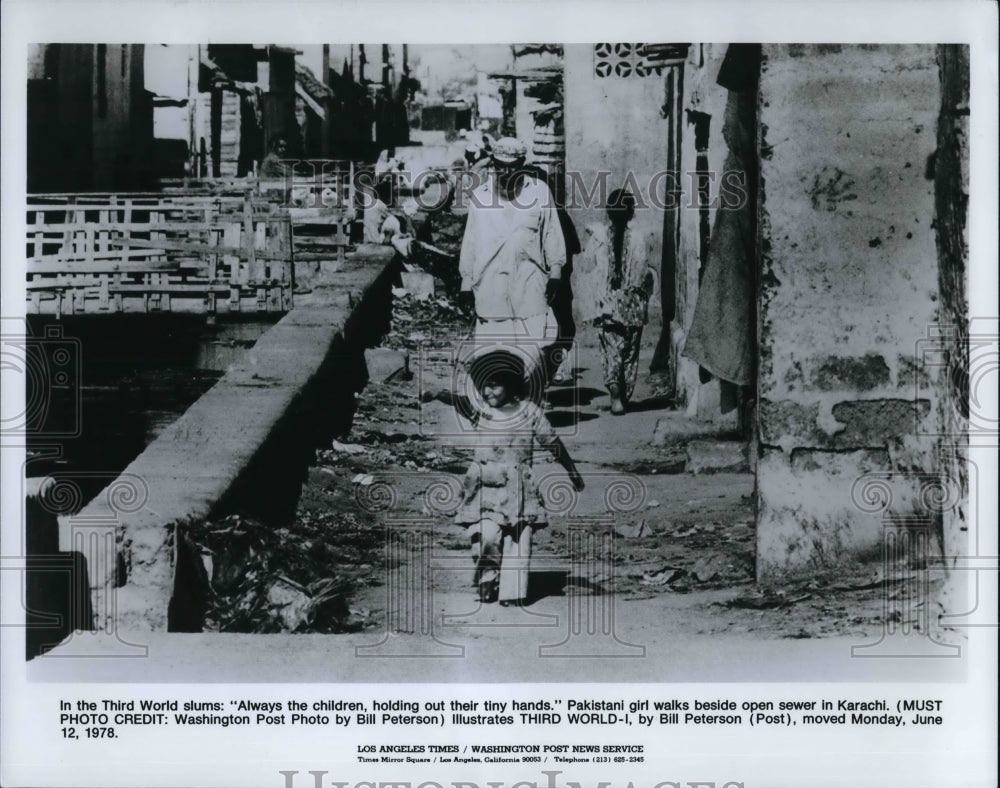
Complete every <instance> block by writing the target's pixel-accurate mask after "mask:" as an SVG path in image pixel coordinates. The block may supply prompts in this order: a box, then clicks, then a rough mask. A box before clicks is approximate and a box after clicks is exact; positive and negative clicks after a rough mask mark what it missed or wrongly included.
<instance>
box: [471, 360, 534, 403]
mask: <svg viewBox="0 0 1000 788" xmlns="http://www.w3.org/2000/svg"><path fill="white" fill-rule="evenodd" d="M469 377H471V378H472V384H473V385H474V386H475V387H476V390H477V391H480V392H481V391H482V390H483V387H484V386H485V385H486V384H487V383H489V382H492V381H496V382H497V383H501V384H502V385H503V387H504V388H505V389H507V391H509V392H510V393H511V395H512V396H515V397H518V398H520V397H523V396H524V394H525V389H526V386H525V380H524V362H523V361H522V360H521V359H520V358H519V357H518V356H516V355H514V354H513V353H510V352H508V351H506V350H497V351H494V352H492V353H487V354H485V355H482V356H480V357H479V358H477V359H475V360H474V361H473V362H472V363H471V364H470V365H469Z"/></svg>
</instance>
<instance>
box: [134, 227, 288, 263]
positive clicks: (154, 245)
mask: <svg viewBox="0 0 1000 788" xmlns="http://www.w3.org/2000/svg"><path fill="white" fill-rule="evenodd" d="M234 227H235V232H234V231H233V228H234ZM240 230H241V228H240V225H239V224H234V225H228V226H227V227H226V231H225V233H224V238H225V241H226V243H225V245H223V246H214V245H211V244H207V243H196V242H193V241H171V240H168V239H162V240H146V239H142V238H133V239H131V240H130V241H129V243H130V245H132V246H134V247H136V248H140V249H160V250H163V251H165V252H194V253H198V254H219V253H221V254H224V255H226V256H227V257H235V258H249V257H250V253H251V251H252V252H253V256H254V257H262V258H263V259H265V260H282V259H285V257H286V256H281V255H275V254H270V253H268V252H267V251H265V250H262V251H259V252H258V251H256V250H252V249H248V248H247V247H246V246H241V245H240V241H241V240H242V239H241V237H240V235H239V233H240ZM251 237H252V236H251ZM115 243H116V244H118V243H121V242H120V241H116V242H115Z"/></svg>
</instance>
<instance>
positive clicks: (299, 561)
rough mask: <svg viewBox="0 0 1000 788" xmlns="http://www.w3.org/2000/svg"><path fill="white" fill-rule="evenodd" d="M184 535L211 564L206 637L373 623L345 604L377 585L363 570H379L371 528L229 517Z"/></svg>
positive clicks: (378, 546) (380, 546)
mask: <svg viewBox="0 0 1000 788" xmlns="http://www.w3.org/2000/svg"><path fill="white" fill-rule="evenodd" d="M188 535H189V537H190V538H191V540H192V541H193V542H194V543H195V544H196V545H197V546H198V547H199V548H200V549H201V550H202V552H205V553H207V554H208V555H209V556H210V557H211V566H212V573H211V575H212V576H211V579H210V583H211V589H212V596H211V598H210V599H209V606H208V613H207V615H206V626H205V629H206V630H207V631H216V632H261V633H274V632H321V633H337V632H357V631H360V630H363V629H366V628H369V627H371V626H373V625H374V623H375V622H374V621H372V620H371V619H370V618H369V617H368V616H367V615H366V616H360V615H358V613H357V611H354V612H352V610H351V609H350V607H349V604H348V601H349V599H350V598H351V596H352V594H353V593H354V592H355V591H356V590H357V588H358V586H359V584H360V585H364V584H366V583H369V584H370V583H372V582H377V581H376V580H375V578H377V577H378V573H372V572H371V571H370V569H371V565H372V564H381V563H382V562H383V552H384V538H383V534H382V531H381V529H380V528H379V527H378V526H377V525H375V524H374V523H368V522H365V521H364V520H362V519H361V518H360V517H359V516H357V515H354V514H351V513H349V512H336V513H334V512H331V513H329V514H316V513H309V512H303V511H300V512H299V513H298V515H297V517H296V520H295V522H294V523H292V524H291V525H290V526H288V527H286V528H274V527H273V526H270V525H266V524H264V523H261V522H258V521H256V520H253V519H250V518H246V517H241V516H240V515H232V516H230V517H226V518H224V519H222V520H219V521H211V522H206V523H204V524H203V525H202V526H201V527H199V528H197V529H191V530H190V531H189V534H188ZM362 566H367V569H368V570H369V571H361V567H362Z"/></svg>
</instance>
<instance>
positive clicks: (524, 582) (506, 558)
mask: <svg viewBox="0 0 1000 788" xmlns="http://www.w3.org/2000/svg"><path fill="white" fill-rule="evenodd" d="M531 534H532V527H531V526H530V525H521V526H518V527H517V528H514V529H511V530H509V531H507V532H506V533H505V534H504V537H503V563H502V564H501V565H500V603H501V604H503V603H504V602H517V601H520V600H524V599H527V597H528V568H529V566H530V563H531Z"/></svg>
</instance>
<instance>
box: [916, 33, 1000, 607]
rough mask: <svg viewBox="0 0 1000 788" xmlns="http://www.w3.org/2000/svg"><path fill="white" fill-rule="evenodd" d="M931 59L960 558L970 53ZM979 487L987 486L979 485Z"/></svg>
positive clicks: (944, 440) (945, 419)
mask: <svg viewBox="0 0 1000 788" xmlns="http://www.w3.org/2000/svg"><path fill="white" fill-rule="evenodd" d="M937 54H938V62H939V64H940V69H941V114H940V117H939V119H938V125H937V154H936V156H935V159H934V164H935V168H934V178H935V180H934V188H935V222H934V225H935V229H936V232H937V248H938V260H939V261H940V264H939V271H938V287H939V290H940V295H941V301H940V305H939V323H940V326H941V330H940V331H939V332H938V333H939V335H940V337H941V341H940V345H941V347H940V349H942V350H945V351H946V353H947V358H948V366H947V374H941V372H942V370H938V375H937V377H936V388H937V391H938V394H939V396H940V399H939V401H938V424H939V427H940V429H939V430H938V433H939V435H938V438H937V446H936V448H937V453H938V456H939V458H940V462H941V466H942V475H943V478H944V483H945V484H946V485H947V486H948V487H949V488H952V489H953V490H954V492H955V493H956V494H955V496H954V499H953V501H951V502H950V503H952V505H950V506H944V507H942V509H943V511H941V522H940V528H941V535H942V542H943V549H944V554H945V555H946V556H964V555H969V554H970V550H971V549H972V547H973V546H974V545H978V543H979V540H978V534H977V535H975V537H974V538H972V539H970V533H969V527H970V525H971V527H973V528H981V527H982V524H981V523H979V522H972V523H970V522H969V519H970V518H969V516H968V496H969V469H968V465H967V462H968V430H969V378H970V372H971V370H970V369H969V364H970V348H969V335H970V333H971V334H975V333H976V332H977V325H976V324H975V323H974V324H972V325H971V326H969V315H968V275H967V270H968V261H969V247H968V238H967V233H966V222H967V212H968V205H969V137H968V134H969V129H968V123H969V48H968V46H959V45H953V44H945V45H941V46H939V47H938V51H937ZM994 325H995V323H994ZM967 326H969V328H968V329H967ZM993 332H994V333H995V328H994V329H993ZM928 339H929V340H930V339H931V338H930V337H928ZM980 483H981V484H988V483H989V482H988V481H987V480H986V479H982V480H980ZM948 565H949V566H950V565H951V564H950V563H949V564H948ZM968 579H969V574H968V572H965V571H958V572H953V573H952V574H951V576H950V577H949V582H948V583H947V585H946V587H945V590H944V594H943V595H942V600H941V601H942V605H943V607H944V609H945V611H946V612H949V613H955V612H960V611H965V610H967V609H968V608H967V607H966V606H965V605H964V597H965V584H966V583H967V582H968ZM945 623H947V622H945Z"/></svg>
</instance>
